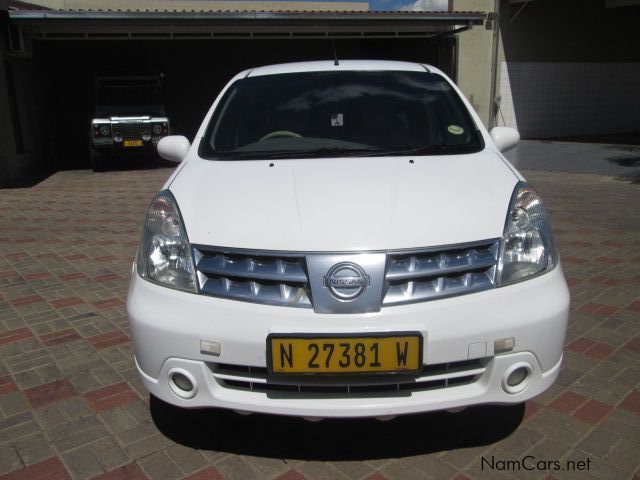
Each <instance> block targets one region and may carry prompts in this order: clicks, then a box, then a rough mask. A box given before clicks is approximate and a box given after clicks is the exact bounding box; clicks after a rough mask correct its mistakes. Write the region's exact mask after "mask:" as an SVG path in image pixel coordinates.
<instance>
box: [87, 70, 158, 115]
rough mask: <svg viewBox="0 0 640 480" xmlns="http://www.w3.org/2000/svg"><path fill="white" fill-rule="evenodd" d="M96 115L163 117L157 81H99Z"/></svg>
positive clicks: (97, 84) (97, 85) (124, 79)
mask: <svg viewBox="0 0 640 480" xmlns="http://www.w3.org/2000/svg"><path fill="white" fill-rule="evenodd" d="M96 115H98V116H126V115H156V116H164V115H165V112H164V108H163V106H162V91H161V86H160V82H159V81H158V80H157V79H126V78H123V79H101V80H99V81H98V82H97V83H96Z"/></svg>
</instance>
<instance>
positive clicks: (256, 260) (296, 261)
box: [194, 247, 312, 308]
mask: <svg viewBox="0 0 640 480" xmlns="http://www.w3.org/2000/svg"><path fill="white" fill-rule="evenodd" d="M194 259H195V261H196V269H197V271H198V280H199V285H200V291H201V292H202V293H204V294H205V295H212V296H214V297H223V298H232V299H235V300H244V301H249V302H256V303H265V304H269V305H282V306H289V307H303V308H311V306H312V305H311V297H310V293H309V292H310V289H309V281H308V278H307V273H306V262H305V259H304V256H302V255H298V256H288V255H287V256H282V255H279V254H269V253H264V252H259V253H254V252H251V253H242V252H238V251H225V250H218V249H209V248H207V247H196V248H195V249H194Z"/></svg>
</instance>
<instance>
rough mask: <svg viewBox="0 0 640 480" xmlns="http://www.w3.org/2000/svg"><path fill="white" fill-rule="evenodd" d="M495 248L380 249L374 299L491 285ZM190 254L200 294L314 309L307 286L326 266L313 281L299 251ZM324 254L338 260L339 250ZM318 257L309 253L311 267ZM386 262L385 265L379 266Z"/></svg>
mask: <svg viewBox="0 0 640 480" xmlns="http://www.w3.org/2000/svg"><path fill="white" fill-rule="evenodd" d="M499 247H500V241H499V240H497V239H494V240H487V241H483V242H475V243H470V244H462V245H455V246H452V247H443V248H430V249H420V250H411V251H406V250H403V251H388V252H384V254H382V255H380V260H379V262H380V267H379V269H378V272H379V273H375V271H374V270H370V271H369V272H368V273H369V274H372V275H375V276H376V278H379V279H380V280H379V283H378V285H380V282H382V276H383V272H384V282H383V285H382V289H381V293H377V294H376V295H379V297H378V298H377V299H375V302H376V304H377V307H378V309H379V307H380V306H382V307H390V306H394V305H402V304H405V303H414V302H423V301H428V300H434V299H436V298H444V297H450V296H454V295H462V294H466V293H473V292H478V291H481V290H486V289H489V288H493V287H494V286H495V280H496V271H497V265H498V251H499ZM193 253H194V260H195V264H196V270H197V272H198V285H199V288H200V293H202V294H205V295H211V296H214V297H221V298H229V299H234V300H242V301H247V302H255V303H262V304H267V305H279V306H289V307H302V308H313V307H314V305H313V292H312V289H311V285H312V284H313V282H316V280H317V279H318V278H319V279H320V280H322V278H321V276H322V275H324V274H325V270H322V272H317V271H316V273H315V276H314V278H313V279H312V280H313V282H311V281H310V280H309V270H308V268H307V260H308V259H307V255H306V254H305V253H301V252H270V251H254V250H241V249H229V248H225V247H210V246H201V245H195V246H194V250H193ZM327 256H328V257H331V258H333V257H336V259H339V258H340V255H339V254H338V255H334V254H327ZM317 257H322V255H321V254H317V253H313V254H309V259H310V260H309V261H310V262H312V263H311V264H310V267H313V265H314V264H313V259H314V258H317ZM335 261H336V262H337V261H339V260H335ZM384 262H386V268H383V267H385V265H383V264H384ZM327 268H328V267H327ZM371 268H373V267H371ZM316 270H317V269H316ZM312 271H314V270H313V269H312ZM322 285H323V282H322V281H318V282H316V284H315V286H314V288H316V289H317V288H323V287H322ZM323 294H325V292H317V291H316V301H317V300H318V298H321V297H322V295H323ZM318 295H319V296H320V297H318ZM354 307H355V308H354V310H353V312H349V313H358V312H360V311H364V310H362V308H364V307H363V305H362V303H361V304H357V300H356V301H355V302H354ZM358 308H360V309H361V310H358ZM367 311H369V310H367ZM371 311H377V310H371ZM334 313H335V312H334ZM339 313H341V312H339Z"/></svg>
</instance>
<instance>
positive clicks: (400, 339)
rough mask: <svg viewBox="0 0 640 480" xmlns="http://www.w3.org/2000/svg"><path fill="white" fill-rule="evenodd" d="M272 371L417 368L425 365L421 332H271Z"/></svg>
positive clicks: (269, 341) (356, 371) (269, 364)
mask: <svg viewBox="0 0 640 480" xmlns="http://www.w3.org/2000/svg"><path fill="white" fill-rule="evenodd" d="M267 360H268V366H269V371H270V372H271V373H297V374H308V373H376V372H384V373H391V372H416V371H418V370H420V368H421V366H422V336H421V335H420V334H418V333H407V334H401V335H384V334H381V335H370V336H353V337H338V336H330V337H329V336H328V337H325V336H319V335H309V336H308V337H302V336H300V335H295V336H285V335H277V334H274V335H270V336H269V337H268V339H267Z"/></svg>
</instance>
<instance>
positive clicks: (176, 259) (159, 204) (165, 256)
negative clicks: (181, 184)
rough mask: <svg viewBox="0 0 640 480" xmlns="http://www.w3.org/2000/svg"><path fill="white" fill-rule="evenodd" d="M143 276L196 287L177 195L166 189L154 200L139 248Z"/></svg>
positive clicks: (192, 289)
mask: <svg viewBox="0 0 640 480" xmlns="http://www.w3.org/2000/svg"><path fill="white" fill-rule="evenodd" d="M137 266H138V273H139V274H140V276H141V277H143V278H146V279H147V280H150V281H152V282H155V283H159V284H161V285H164V286H166V287H170V288H175V289H177V290H185V291H189V292H195V291H196V279H195V269H194V266H193V258H192V256H191V247H190V245H189V240H188V238H187V234H186V232H185V229H184V223H183V222H182V217H181V216H180V211H179V210H178V205H177V203H176V200H175V198H173V195H172V194H171V192H169V190H163V191H161V192H160V193H158V195H156V197H155V198H154V199H153V201H152V202H151V206H150V207H149V213H148V214H147V219H146V221H145V223H144V228H143V230H142V241H141V242H140V250H139V251H138V265H137Z"/></svg>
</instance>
